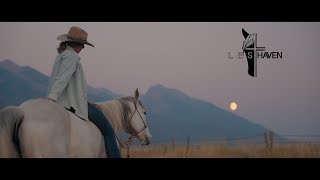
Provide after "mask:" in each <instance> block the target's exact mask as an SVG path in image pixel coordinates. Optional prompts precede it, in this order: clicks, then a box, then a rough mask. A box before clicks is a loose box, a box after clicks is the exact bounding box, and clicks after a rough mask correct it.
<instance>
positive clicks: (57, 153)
mask: <svg viewBox="0 0 320 180" xmlns="http://www.w3.org/2000/svg"><path fill="white" fill-rule="evenodd" d="M138 98H139V92H138V89H137V90H136V91H135V95H134V97H131V96H129V97H124V98H119V99H116V100H111V101H106V102H100V103H97V106H98V107H99V108H100V110H101V111H102V112H103V114H104V115H105V116H106V117H107V119H108V120H109V121H110V124H111V125H112V127H113V128H114V130H115V133H116V134H117V137H119V133H121V132H122V131H125V132H126V133H128V134H131V136H132V137H137V138H138V139H139V141H140V143H141V145H148V144H149V143H150V141H151V134H150V132H149V129H148V127H147V122H146V112H145V109H144V107H143V105H142V103H141V101H140V100H138ZM118 140H119V138H118ZM118 145H119V146H120V145H122V144H121V142H120V141H118ZM0 157H10V158H11V157H12V158H14V157H26V158H29V157H30V158H31V157H36V158H42V157H48V158H53V157H54V158H56V157H63V158H65V157H67V158H68V157H71V158H76V157H81V158H82V157H92V158H98V157H106V153H105V146H104V140H103V136H102V134H101V132H100V130H99V129H98V128H97V127H96V126H95V125H94V124H93V123H92V122H90V121H86V120H83V119H80V118H79V117H77V116H76V115H74V114H73V113H71V112H69V111H67V110H66V109H65V108H63V107H61V106H60V105H58V104H57V103H55V102H52V101H48V100H46V99H33V100H29V101H26V102H24V103H22V104H21V105H20V106H19V107H16V106H8V107H6V108H4V109H3V110H1V111H0Z"/></svg>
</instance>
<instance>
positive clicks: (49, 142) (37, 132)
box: [19, 122, 69, 158]
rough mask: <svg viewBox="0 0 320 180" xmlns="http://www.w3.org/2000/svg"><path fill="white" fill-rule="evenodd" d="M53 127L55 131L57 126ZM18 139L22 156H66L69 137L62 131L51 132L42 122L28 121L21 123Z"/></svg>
mask: <svg viewBox="0 0 320 180" xmlns="http://www.w3.org/2000/svg"><path fill="white" fill-rule="evenodd" d="M60 128H61V129H63V127H60ZM54 129H55V131H57V130H56V129H57V128H54ZM19 139H20V149H21V155H22V157H24V158H66V157H68V146H69V137H68V136H67V135H66V133H65V132H63V131H61V132H60V133H53V131H50V130H48V128H46V127H43V125H42V124H35V123H31V122H28V123H23V124H22V125H21V128H20V131H19Z"/></svg>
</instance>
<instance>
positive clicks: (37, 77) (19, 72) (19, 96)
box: [0, 60, 121, 109]
mask: <svg viewBox="0 0 320 180" xmlns="http://www.w3.org/2000/svg"><path fill="white" fill-rule="evenodd" d="M48 84H49V77H48V76H46V75H44V74H42V73H40V72H39V71H37V70H35V69H33V68H31V67H29V66H19V65H17V64H15V63H14V62H13V61H11V60H4V61H0V87H1V88H0V109H2V108H3V107H5V106H7V105H19V104H21V103H22V102H24V101H26V100H28V99H34V98H40V97H45V96H46V91H47V87H48ZM120 96H121V95H118V94H115V93H113V92H111V91H109V90H107V89H104V88H93V87H91V86H88V98H89V100H90V101H93V102H97V101H106V100H110V99H114V98H116V97H120Z"/></svg>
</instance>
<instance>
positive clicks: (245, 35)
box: [242, 28, 249, 39]
mask: <svg viewBox="0 0 320 180" xmlns="http://www.w3.org/2000/svg"><path fill="white" fill-rule="evenodd" d="M242 34H243V36H244V38H245V39H247V37H248V36H249V33H247V31H245V30H244V29H243V28H242Z"/></svg>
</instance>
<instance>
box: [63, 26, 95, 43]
mask: <svg viewBox="0 0 320 180" xmlns="http://www.w3.org/2000/svg"><path fill="white" fill-rule="evenodd" d="M87 38H88V33H87V32H86V31H85V30H83V29H81V28H79V27H76V26H72V27H71V28H70V30H69V32H68V34H62V35H60V36H58V37H57V40H59V41H62V42H66V41H70V42H77V43H81V44H87V45H89V46H92V47H94V46H93V45H92V44H91V43H89V42H88V41H87Z"/></svg>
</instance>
